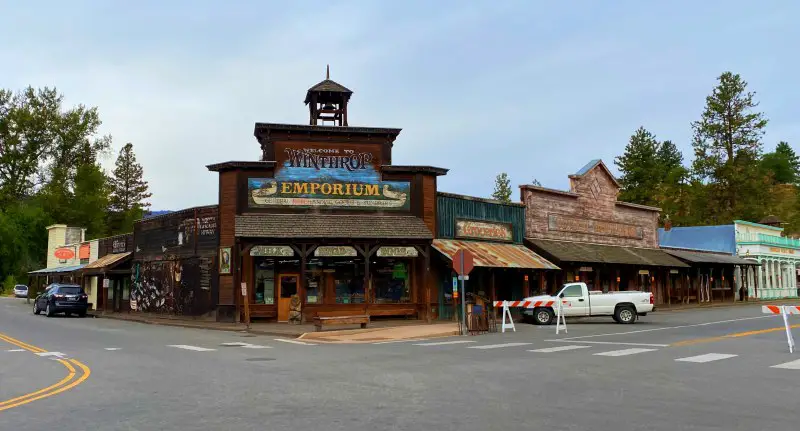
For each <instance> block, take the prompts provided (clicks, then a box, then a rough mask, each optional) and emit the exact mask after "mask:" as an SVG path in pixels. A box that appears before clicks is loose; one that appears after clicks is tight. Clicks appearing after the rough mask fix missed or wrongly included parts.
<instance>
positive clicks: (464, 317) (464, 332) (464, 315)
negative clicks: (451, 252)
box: [459, 253, 467, 335]
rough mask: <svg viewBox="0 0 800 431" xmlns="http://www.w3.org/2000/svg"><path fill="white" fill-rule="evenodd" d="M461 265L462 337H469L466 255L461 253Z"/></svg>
mask: <svg viewBox="0 0 800 431" xmlns="http://www.w3.org/2000/svg"><path fill="white" fill-rule="evenodd" d="M460 259H461V260H460V261H459V265H461V271H459V272H460V273H461V323H462V329H461V335H467V294H466V291H465V289H464V283H465V281H464V278H465V276H464V253H461V256H460Z"/></svg>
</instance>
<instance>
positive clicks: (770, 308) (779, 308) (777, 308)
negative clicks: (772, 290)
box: [761, 305, 800, 353]
mask: <svg viewBox="0 0 800 431" xmlns="http://www.w3.org/2000/svg"><path fill="white" fill-rule="evenodd" d="M761 312H762V313H764V314H780V315H781V316H782V317H783V325H784V326H785V327H786V341H788V342H789V353H794V337H792V327H791V325H789V316H790V315H792V314H795V315H800V306H797V305H764V306H762V307H761Z"/></svg>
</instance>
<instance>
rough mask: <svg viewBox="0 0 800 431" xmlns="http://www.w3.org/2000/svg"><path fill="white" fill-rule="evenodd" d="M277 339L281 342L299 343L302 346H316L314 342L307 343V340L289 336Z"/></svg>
mask: <svg viewBox="0 0 800 431" xmlns="http://www.w3.org/2000/svg"><path fill="white" fill-rule="evenodd" d="M275 341H280V342H281V343H290V344H299V345H301V346H316V344H314V343H306V342H305V341H297V340H290V339H288V338H276V339H275Z"/></svg>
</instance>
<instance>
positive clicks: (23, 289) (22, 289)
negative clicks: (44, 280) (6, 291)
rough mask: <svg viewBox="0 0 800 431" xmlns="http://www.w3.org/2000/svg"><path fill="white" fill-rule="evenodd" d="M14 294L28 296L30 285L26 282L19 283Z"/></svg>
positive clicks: (19, 296)
mask: <svg viewBox="0 0 800 431" xmlns="http://www.w3.org/2000/svg"><path fill="white" fill-rule="evenodd" d="M14 296H16V297H17V298H27V297H28V286H26V285H24V284H18V285H16V286H14Z"/></svg>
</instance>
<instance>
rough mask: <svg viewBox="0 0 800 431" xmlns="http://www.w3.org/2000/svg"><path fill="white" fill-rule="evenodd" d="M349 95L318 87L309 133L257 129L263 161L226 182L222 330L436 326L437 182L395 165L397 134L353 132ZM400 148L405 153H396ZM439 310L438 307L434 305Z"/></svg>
mask: <svg viewBox="0 0 800 431" xmlns="http://www.w3.org/2000/svg"><path fill="white" fill-rule="evenodd" d="M352 95H353V92H352V91H351V90H349V89H348V88H346V87H344V86H343V85H341V84H339V83H337V82H335V81H333V80H331V79H330V77H329V75H328V76H326V79H325V80H324V81H322V82H320V83H318V84H317V85H315V86H313V87H311V88H310V89H309V90H308V91H307V94H306V98H305V104H307V105H308V108H309V122H308V124H307V125H297V124H274V123H256V124H255V128H254V135H255V138H256V141H257V142H258V145H259V146H260V149H261V154H262V156H261V160H253V161H228V162H222V163H215V164H212V165H209V166H208V169H209V170H210V171H213V172H217V173H218V174H219V253H218V259H217V261H218V263H219V268H218V272H219V294H218V307H217V310H218V313H217V314H218V316H219V317H218V318H219V319H220V320H239V319H241V318H242V317H244V309H245V307H244V304H245V301H246V302H247V305H248V307H247V308H248V309H249V312H250V317H251V318H253V319H259V318H260V319H265V320H273V321H274V320H277V321H279V322H282V321H287V320H288V319H289V314H290V313H289V311H290V310H289V307H290V302H291V298H292V296H294V295H297V296H298V297H299V299H300V302H301V309H302V311H301V315H302V317H303V320H311V318H313V317H314V316H316V315H317V313H320V312H325V313H337V312H338V313H342V314H365V315H369V316H371V317H374V316H409V317H412V318H423V319H424V318H431V317H433V314H434V313H432V311H434V312H435V308H436V306H435V302H436V301H435V300H434V299H433V298H432V297H433V296H434V295H436V292H435V291H432V288H434V289H435V287H436V282H435V281H434V280H433V279H432V277H431V275H430V260H431V253H432V247H431V244H432V240H433V239H434V238H435V237H436V232H437V223H436V190H437V178H438V177H439V176H441V175H445V174H446V173H447V170H446V169H442V168H437V167H431V166H405V165H403V166H401V165H395V164H393V163H392V150H393V148H394V146H395V142H396V140H397V138H398V136H399V135H400V131H401V129H398V128H381V127H353V126H350V125H349V121H348V104H349V102H350V99H351V97H352ZM398 145H399V144H398ZM432 302H433V303H432Z"/></svg>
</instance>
